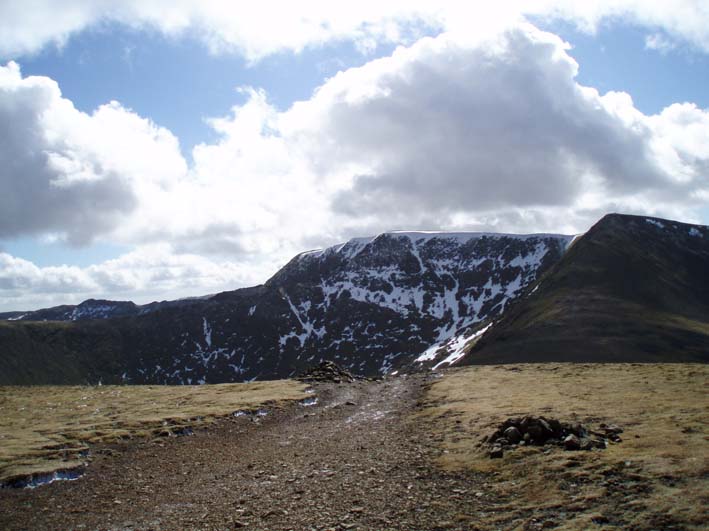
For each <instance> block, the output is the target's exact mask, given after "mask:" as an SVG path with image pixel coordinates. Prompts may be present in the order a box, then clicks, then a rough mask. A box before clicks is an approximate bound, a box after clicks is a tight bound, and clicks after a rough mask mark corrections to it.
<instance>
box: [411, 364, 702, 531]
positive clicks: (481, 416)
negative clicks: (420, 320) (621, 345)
mask: <svg viewBox="0 0 709 531" xmlns="http://www.w3.org/2000/svg"><path fill="white" fill-rule="evenodd" d="M708 391H709V368H708V367H707V366H706V365H698V364H647V365H641V364H596V365H581V364H546V365H531V364H530V365H516V366H481V367H474V368H467V369H462V370H457V371H452V372H450V373H448V374H446V376H445V377H444V378H442V379H441V380H439V381H437V382H436V383H435V384H433V386H432V388H431V389H430V391H429V393H428V404H427V405H428V407H427V408H426V409H425V410H424V414H423V415H424V419H427V420H429V421H431V426H432V427H433V429H434V430H435V431H436V432H437V433H438V435H439V436H440V437H441V444H442V447H443V449H444V450H445V452H446V453H443V454H442V457H441V460H440V464H441V465H442V466H443V467H445V468H447V469H451V470H460V469H467V470H472V471H478V472H481V473H483V474H486V475H487V474H489V477H490V478H491V481H490V483H489V489H490V493H491V494H492V497H493V499H496V500H498V503H499V505H498V507H496V510H495V511H493V512H492V513H490V514H489V515H487V516H486V517H485V518H486V520H485V522H486V525H489V526H493V527H494V526H495V525H498V524H500V525H502V522H504V523H505V524H504V525H503V526H502V527H504V528H508V529H515V528H519V529H527V527H524V526H525V525H527V526H529V525H531V524H530V520H531V518H532V515H535V516H537V517H538V521H539V522H542V521H544V519H545V518H552V517H550V516H549V515H557V517H556V518H555V523H556V525H555V526H554V529H565V530H585V529H591V528H598V529H600V528H603V529H618V528H626V529H630V528H632V529H646V528H647V529H652V528H654V527H653V526H659V527H657V528H658V529H659V528H662V529H665V528H668V529H669V528H672V529H674V528H675V526H676V525H677V522H681V525H682V528H683V529H697V530H698V529H702V528H703V526H704V525H705V523H706V521H707V519H708V517H709V515H708V514H707V507H708V506H709V480H708V479H707V478H709V442H708V441H709V428H708V426H709V398H708V397H709V392H708ZM523 415H537V416H538V415H544V416H548V417H554V418H558V419H560V420H567V421H570V420H577V421H580V422H582V423H586V424H588V425H590V426H591V427H596V426H598V424H600V423H601V422H605V423H609V424H611V423H612V424H618V425H620V426H621V427H623V428H624V430H625V432H624V433H623V434H622V438H623V442H622V443H619V444H613V445H610V446H609V448H608V449H606V450H603V451H593V452H564V451H563V450H560V449H559V450H557V449H553V450H551V451H548V452H547V453H545V452H544V451H543V450H542V449H540V448H534V447H531V448H530V447H528V448H517V449H514V450H512V451H509V452H506V454H505V456H504V457H503V458H502V459H490V458H489V457H488V456H487V453H486V451H485V450H486V447H485V446H484V445H480V442H481V439H482V438H483V436H485V435H490V434H491V433H492V432H493V431H494V430H495V428H496V427H497V426H498V425H499V424H500V423H501V422H502V421H504V420H505V419H507V418H508V417H517V416H523ZM614 482H615V483H614ZM615 484H617V487H616V486H614V485H615ZM558 515H561V516H558ZM663 518H666V519H668V520H667V521H663ZM594 522H595V523H594ZM599 522H600V523H602V524H603V525H600V526H599V525H597V524H598V523H599ZM614 522H615V523H614ZM618 522H623V523H622V525H621V524H619V523H618ZM648 526H650V527H648ZM493 527H490V528H493ZM481 528H483V529H487V528H488V527H485V525H483V526H482V527H481Z"/></svg>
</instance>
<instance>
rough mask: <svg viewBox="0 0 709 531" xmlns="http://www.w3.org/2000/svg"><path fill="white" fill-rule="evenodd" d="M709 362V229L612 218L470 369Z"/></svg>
mask: <svg viewBox="0 0 709 531" xmlns="http://www.w3.org/2000/svg"><path fill="white" fill-rule="evenodd" d="M547 361H575V362H634V361H639V362H652V361H663V362H666V361H675V362H687V361H702V362H709V227H706V226H701V225H689V224H685V223H679V222H676V221H670V220H665V219H659V218H648V217H640V216H627V215H618V214H611V215H608V216H605V217H604V218H603V219H601V220H600V221H599V222H598V223H597V224H596V225H595V226H594V227H592V228H591V229H590V230H589V231H588V232H587V233H586V234H585V235H584V236H583V237H581V238H579V239H578V240H576V241H575V242H574V243H573V244H572V245H571V246H570V248H569V250H568V251H567V252H566V254H565V255H564V257H563V258H562V260H560V261H559V262H558V263H557V264H555V265H554V266H553V267H552V268H550V269H549V270H548V271H547V272H546V274H545V275H544V276H542V277H541V279H540V280H539V282H538V283H537V284H536V285H535V286H534V287H533V288H532V289H531V290H530V293H529V295H527V296H526V297H523V298H521V299H519V300H518V301H517V302H516V303H515V304H513V305H511V306H510V307H509V309H508V311H507V312H506V313H505V314H504V315H503V316H502V318H501V319H499V320H498V321H496V322H495V323H494V324H493V325H492V326H491V328H490V330H489V331H488V332H487V333H485V334H484V335H483V336H482V337H481V338H480V339H479V340H478V342H477V344H476V345H475V346H474V347H473V348H472V349H471V350H470V352H469V353H468V354H467V355H466V356H465V357H464V358H463V359H462V361H461V363H462V364H486V363H518V362H547Z"/></svg>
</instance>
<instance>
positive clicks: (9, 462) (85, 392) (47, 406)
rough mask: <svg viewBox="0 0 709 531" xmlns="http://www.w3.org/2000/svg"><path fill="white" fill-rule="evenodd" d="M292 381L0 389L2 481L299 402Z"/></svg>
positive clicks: (297, 384) (301, 392) (301, 386)
mask: <svg viewBox="0 0 709 531" xmlns="http://www.w3.org/2000/svg"><path fill="white" fill-rule="evenodd" d="M305 388H306V385H305V384H302V383H300V382H296V381H293V380H278V381H268V382H255V383H248V384H218V385H202V386H154V385H140V386H95V387H85V386H6V387H0V481H3V480H6V479H8V478H11V477H16V476H21V475H25V474H31V473H36V472H49V471H53V470H57V469H61V468H70V467H72V466H76V465H78V464H80V463H81V460H80V456H81V454H82V452H83V451H85V450H87V449H88V447H89V445H91V444H96V443H107V442H115V441H119V440H124V439H129V438H141V437H151V436H155V435H159V434H163V435H167V434H168V433H176V432H179V431H180V430H182V429H183V428H185V427H195V426H199V425H204V424H208V423H211V422H214V420H215V419H217V418H219V417H223V416H226V415H230V414H231V413H233V412H234V411H236V410H248V409H256V408H258V407H259V406H262V405H264V404H270V405H274V406H277V405H279V404H281V403H282V402H284V401H287V400H298V399H301V398H303V397H305V396H307V395H306V394H305V393H304V390H305Z"/></svg>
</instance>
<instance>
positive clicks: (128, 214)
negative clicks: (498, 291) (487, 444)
mask: <svg viewBox="0 0 709 531" xmlns="http://www.w3.org/2000/svg"><path fill="white" fill-rule="evenodd" d="M251 4H252V3H248V4H247V3H240V2H226V1H217V0H202V1H198V0H173V1H169V2H168V1H162V0H140V1H139V0H125V1H121V2H117V1H108V0H104V1H101V0H94V1H88V0H63V1H62V2H61V3H58V2H55V1H51V0H34V1H33V2H32V8H31V9H30V8H28V5H27V2H26V1H22V2H20V1H14V0H7V1H5V2H2V3H0V187H1V188H0V311H10V310H32V309H37V308H41V307H48V306H53V305H57V304H76V303H79V302H81V301H82V300H85V299H88V298H107V299H115V300H133V301H135V302H137V303H146V302H150V301H153V300H165V299H176V298H180V297H187V296H197V295H204V294H207V293H215V292H219V291H224V290H230V289H236V288H239V287H243V286H250V285H255V284H259V283H263V282H264V281H266V280H267V279H268V278H269V277H270V276H271V275H272V274H273V273H275V271H276V270H277V269H278V268H279V267H281V266H283V265H284V264H285V263H287V262H288V260H289V259H290V258H292V257H293V256H294V255H295V254H297V253H299V252H302V251H305V250H309V249H314V248H321V247H325V246H328V245H332V244H335V243H338V242H342V241H346V240H347V239H349V238H352V237H356V236H367V235H374V234H378V233H380V232H384V231H388V230H416V229H425V230H454V231H462V230H470V231H496V232H514V233H534V232H553V233H565V234H572V233H573V234H576V233H580V232H583V231H585V230H587V229H588V228H589V227H590V226H591V225H593V223H595V222H596V221H597V220H598V219H600V218H601V217H602V216H603V215H604V214H606V213H609V212H622V213H631V214H642V215H651V216H659V217H666V218H672V219H676V220H680V221H685V222H690V223H700V224H709V5H707V4H706V2H702V1H698V0H697V1H692V0H679V1H674V2H664V1H659V0H645V1H640V0H599V1H597V2H592V3H591V2H574V1H571V0H539V1H535V0H531V1H529V0H528V1H524V2H522V1H514V0H510V1H500V2H495V3H494V4H495V5H494V6H490V5H488V4H490V3H489V2H485V3H483V2H467V3H463V2H452V1H450V2H449V1H438V2H428V1H418V0H409V1H405V2H404V1H396V0H393V1H390V2H370V1H368V0H362V1H360V2H357V3H356V5H352V3H349V2H348V3H345V2H314V1H302V2H295V3H286V2H273V1H268V0H262V1H261V2H258V3H257V5H256V4H254V5H251Z"/></svg>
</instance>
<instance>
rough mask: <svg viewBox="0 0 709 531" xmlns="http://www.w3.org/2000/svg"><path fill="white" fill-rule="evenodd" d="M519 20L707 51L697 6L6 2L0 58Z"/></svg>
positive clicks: (517, 0)
mask: <svg viewBox="0 0 709 531" xmlns="http://www.w3.org/2000/svg"><path fill="white" fill-rule="evenodd" d="M525 16H527V17H529V16H531V17H548V18H554V19H562V20H566V21H570V22H571V23H574V24H576V25H578V26H579V27H580V28H582V29H584V30H587V31H594V30H595V29H596V28H597V27H598V26H599V25H601V24H603V23H605V22H612V21H615V20H621V19H622V20H625V21H627V22H630V23H632V24H635V25H640V26H643V27H646V28H648V30H649V31H651V32H652V34H656V33H657V31H656V30H657V29H661V30H662V31H663V32H664V33H665V34H666V35H668V36H670V37H671V38H673V39H676V40H679V41H683V42H687V43H689V44H691V45H692V46H694V47H696V48H697V49H701V50H704V51H709V7H707V3H706V2H704V1H702V0H674V1H669V0H595V1H593V2H587V1H586V2H584V1H579V0H500V1H497V2H494V3H490V2H460V1H458V0H439V1H437V2H433V1H431V0H389V1H387V2H381V1H375V0H360V1H358V2H327V1H323V0H301V1H299V2H283V1H281V0H261V1H260V2H227V1H225V0H172V1H166V0H122V1H121V2H114V1H111V0H62V2H56V1H54V0H34V1H33V2H32V3H31V4H29V5H28V4H27V3H26V2H23V1H20V0H8V1H5V2H3V3H1V4H0V56H3V55H4V56H5V57H8V58H12V57H17V56H19V55H22V54H26V53H33V52H36V51H38V50H40V49H41V48H42V47H44V46H46V45H47V44H49V43H54V44H57V45H62V44H63V43H65V42H66V41H67V40H68V39H69V38H71V36H72V35H74V34H76V33H78V32H80V31H83V30H85V29H87V28H92V27H101V26H102V25H106V24H116V23H118V24H124V25H126V26H129V27H132V28H137V29H146V28H147V29H151V30H157V31H159V32H162V33H163V34H165V35H168V36H179V35H180V34H183V33H186V32H189V33H190V34H194V35H197V36H199V37H201V39H202V40H203V41H204V42H205V44H206V45H207V46H208V47H209V48H210V49H211V50H212V51H214V52H223V51H227V52H230V51H235V52H237V53H240V54H242V55H244V56H245V57H247V58H248V59H250V60H258V59H260V58H262V57H264V56H266V55H270V54H273V53H278V52H283V51H295V52H298V51H300V50H302V49H303V48H305V47H312V46H319V45H322V44H325V43H328V42H333V41H338V40H351V41H354V42H355V43H356V44H357V45H358V46H359V47H360V48H362V49H363V50H367V49H369V48H372V47H375V46H376V45H377V43H379V42H409V41H410V39H411V38H412V36H415V35H416V34H417V31H420V30H421V29H422V28H424V27H425V28H429V29H434V30H464V31H467V32H472V33H475V32H477V31H480V30H482V29H484V28H489V27H490V26H491V25H496V24H498V23H499V22H500V21H510V20H514V19H519V18H521V17H525Z"/></svg>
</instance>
